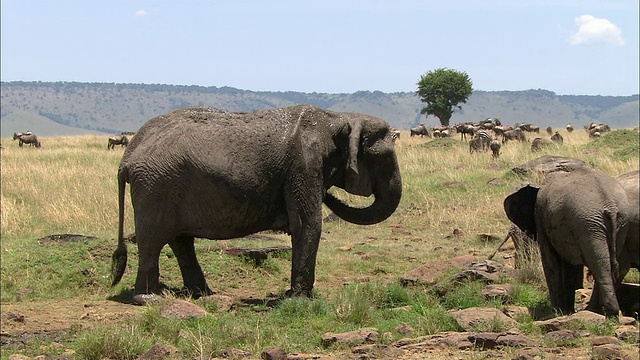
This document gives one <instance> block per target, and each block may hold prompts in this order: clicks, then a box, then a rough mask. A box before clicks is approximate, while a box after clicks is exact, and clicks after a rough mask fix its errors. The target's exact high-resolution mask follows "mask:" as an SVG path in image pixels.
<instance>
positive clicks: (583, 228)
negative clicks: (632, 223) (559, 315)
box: [504, 167, 631, 316]
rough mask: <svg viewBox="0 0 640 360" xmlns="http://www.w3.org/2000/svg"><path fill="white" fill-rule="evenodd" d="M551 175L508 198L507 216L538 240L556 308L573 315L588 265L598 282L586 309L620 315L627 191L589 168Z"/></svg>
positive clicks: (627, 214) (628, 213) (550, 292)
mask: <svg viewBox="0 0 640 360" xmlns="http://www.w3.org/2000/svg"><path fill="white" fill-rule="evenodd" d="M552 175H553V176H550V178H549V181H548V182H547V183H546V184H545V185H544V186H543V187H542V188H538V187H536V186H532V185H527V186H524V187H522V188H520V189H519V190H517V191H515V192H514V193H512V194H510V195H509V196H507V197H506V198H505V200H504V209H505V212H506V214H507V217H508V218H509V219H510V220H511V221H512V222H513V223H514V224H516V225H517V226H518V227H519V228H520V229H522V230H523V231H525V233H526V234H527V235H529V236H530V237H532V238H534V239H537V242H538V244H539V246H540V255H541V257H542V267H543V269H544V274H545V277H546V280H547V285H548V288H549V295H550V300H551V304H552V305H553V306H554V307H557V308H558V309H559V310H561V311H562V312H563V313H572V312H573V311H574V303H575V290H576V289H579V288H581V287H582V279H583V266H587V267H588V268H589V270H590V271H591V272H592V274H593V276H594V279H595V285H594V292H593V294H592V297H591V300H590V301H589V305H588V307H587V309H588V310H591V311H595V312H599V313H602V308H604V314H605V315H607V316H618V313H619V305H618V301H617V298H616V292H615V287H616V285H617V284H619V283H620V282H621V281H622V279H623V278H624V274H623V273H622V271H621V270H622V266H621V265H620V264H619V263H621V262H622V261H620V260H621V259H620V254H621V251H622V250H623V249H624V246H625V244H626V241H627V231H628V223H629V217H630V212H631V210H630V206H629V202H628V200H627V195H626V193H625V190H624V189H623V187H622V186H621V185H620V183H619V182H618V181H617V180H616V179H614V178H613V177H611V176H609V175H606V174H603V173H601V172H598V171H596V170H592V169H589V168H585V167H583V168H579V169H576V170H574V171H572V172H570V173H555V174H552ZM627 270H628V268H627ZM625 274H626V272H625Z"/></svg>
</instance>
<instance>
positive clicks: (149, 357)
mask: <svg viewBox="0 0 640 360" xmlns="http://www.w3.org/2000/svg"><path fill="white" fill-rule="evenodd" d="M177 353H178V349H177V348H175V347H173V346H171V345H163V344H155V345H153V346H152V347H151V349H149V350H148V351H147V352H146V353H144V354H142V355H140V357H138V360H162V359H167V358H170V357H171V356H172V355H174V354H177Z"/></svg>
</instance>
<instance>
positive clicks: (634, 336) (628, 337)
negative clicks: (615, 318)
mask: <svg viewBox="0 0 640 360" xmlns="http://www.w3.org/2000/svg"><path fill="white" fill-rule="evenodd" d="M616 337H617V338H618V339H620V340H623V341H628V342H634V343H637V342H638V340H639V339H640V333H639V332H638V328H637V327H636V326H633V325H622V326H620V327H619V328H617V329H616Z"/></svg>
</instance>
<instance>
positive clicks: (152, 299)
mask: <svg viewBox="0 0 640 360" xmlns="http://www.w3.org/2000/svg"><path fill="white" fill-rule="evenodd" d="M160 300H162V296H160V295H157V294H138V295H134V296H133V299H131V302H132V303H133V304H134V305H147V304H151V303H156V302H159V301H160Z"/></svg>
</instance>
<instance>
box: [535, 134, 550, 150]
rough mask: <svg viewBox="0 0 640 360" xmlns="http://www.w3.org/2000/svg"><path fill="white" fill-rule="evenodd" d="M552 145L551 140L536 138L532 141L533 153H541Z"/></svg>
mask: <svg viewBox="0 0 640 360" xmlns="http://www.w3.org/2000/svg"><path fill="white" fill-rule="evenodd" d="M549 144H551V140H549V139H544V138H539V137H538V138H535V139H533V141H531V151H540V150H542V148H543V147H545V146H547V145H549Z"/></svg>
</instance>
